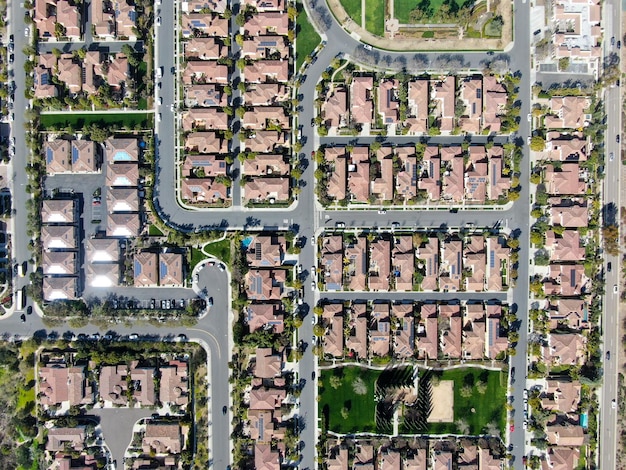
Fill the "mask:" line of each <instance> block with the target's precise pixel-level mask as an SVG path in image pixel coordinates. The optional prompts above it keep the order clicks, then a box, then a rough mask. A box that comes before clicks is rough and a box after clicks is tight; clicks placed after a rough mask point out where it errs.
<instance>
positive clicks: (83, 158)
mask: <svg viewBox="0 0 626 470" xmlns="http://www.w3.org/2000/svg"><path fill="white" fill-rule="evenodd" d="M71 156H72V172H73V173H94V172H96V171H98V155H97V149H96V143H95V142H92V141H91V140H72V149H71Z"/></svg>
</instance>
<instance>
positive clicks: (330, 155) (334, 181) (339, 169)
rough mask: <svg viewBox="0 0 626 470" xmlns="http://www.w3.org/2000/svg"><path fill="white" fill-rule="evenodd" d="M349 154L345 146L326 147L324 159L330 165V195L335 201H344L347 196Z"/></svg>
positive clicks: (328, 190)
mask: <svg viewBox="0 0 626 470" xmlns="http://www.w3.org/2000/svg"><path fill="white" fill-rule="evenodd" d="M347 157H348V155H347V153H346V149H345V148H344V147H326V148H325V149H324V159H325V160H326V162H327V163H328V164H329V166H330V173H331V175H330V178H329V179H328V189H327V192H328V195H329V197H332V198H334V199H335V201H343V200H344V199H346V197H347V184H348V180H347V172H348V159H347Z"/></svg>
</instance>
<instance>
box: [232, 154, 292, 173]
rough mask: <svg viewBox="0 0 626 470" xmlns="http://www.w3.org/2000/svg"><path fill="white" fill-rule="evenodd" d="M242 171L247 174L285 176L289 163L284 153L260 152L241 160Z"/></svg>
mask: <svg viewBox="0 0 626 470" xmlns="http://www.w3.org/2000/svg"><path fill="white" fill-rule="evenodd" d="M243 173H244V174H245V175H249V176H270V175H272V176H276V175H280V176H286V175H287V174H288V173H289V163H288V162H286V161H285V157H284V155H280V154H260V155H256V156H255V157H254V158H251V159H246V160H245V161H244V162H243Z"/></svg>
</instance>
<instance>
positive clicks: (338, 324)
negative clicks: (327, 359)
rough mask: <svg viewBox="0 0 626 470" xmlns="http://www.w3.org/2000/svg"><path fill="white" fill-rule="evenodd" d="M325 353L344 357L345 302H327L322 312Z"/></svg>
mask: <svg viewBox="0 0 626 470" xmlns="http://www.w3.org/2000/svg"><path fill="white" fill-rule="evenodd" d="M322 319H323V324H324V326H325V327H326V330H325V331H324V339H323V345H324V354H327V355H329V356H332V357H343V304H341V303H337V304H334V303H333V304H325V305H324V306H323V313H322Z"/></svg>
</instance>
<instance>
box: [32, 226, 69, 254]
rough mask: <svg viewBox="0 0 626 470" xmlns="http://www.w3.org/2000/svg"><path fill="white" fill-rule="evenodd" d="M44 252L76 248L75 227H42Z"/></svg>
mask: <svg viewBox="0 0 626 470" xmlns="http://www.w3.org/2000/svg"><path fill="white" fill-rule="evenodd" d="M41 242H42V244H43V249H44V250H56V249H59V250H73V249H74V248H76V227H74V226H73V225H44V226H43V227H41Z"/></svg>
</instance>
